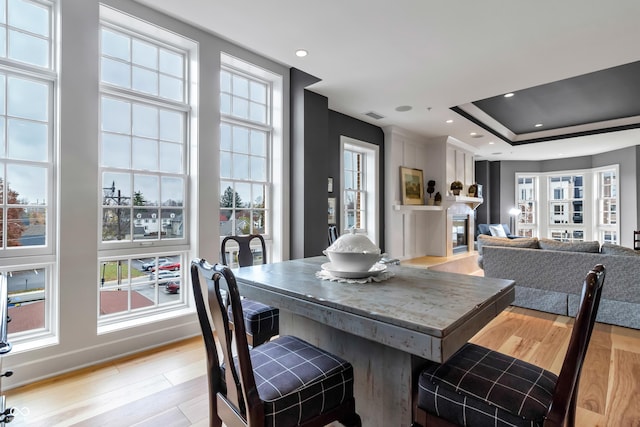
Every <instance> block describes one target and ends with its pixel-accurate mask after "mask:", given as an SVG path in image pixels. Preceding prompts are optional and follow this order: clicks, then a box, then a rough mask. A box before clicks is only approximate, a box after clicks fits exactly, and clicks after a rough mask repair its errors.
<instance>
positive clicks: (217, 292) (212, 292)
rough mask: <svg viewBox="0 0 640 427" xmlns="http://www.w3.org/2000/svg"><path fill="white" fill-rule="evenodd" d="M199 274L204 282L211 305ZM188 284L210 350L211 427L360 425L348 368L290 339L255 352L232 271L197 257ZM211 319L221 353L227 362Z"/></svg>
mask: <svg viewBox="0 0 640 427" xmlns="http://www.w3.org/2000/svg"><path fill="white" fill-rule="evenodd" d="M201 277H202V278H204V279H205V282H206V288H205V289H206V290H207V300H206V303H205V299H204V297H203V290H202V286H201V282H200V278H201ZM191 281H192V285H193V296H194V299H195V302H196V308H197V312H198V320H199V321H200V326H201V329H202V335H203V338H204V343H205V348H206V353H207V377H208V381H209V424H210V426H212V427H213V426H215V427H220V426H221V425H222V423H224V424H225V426H227V427H237V426H251V427H265V426H266V427H276V426H277V427H288V426H308V427H311V426H324V425H326V424H329V423H331V422H333V421H339V422H340V423H342V424H343V425H345V426H353V427H360V426H361V421H360V417H359V416H358V414H357V413H356V412H355V400H354V398H353V367H352V366H351V364H350V363H348V362H346V361H344V360H342V359H340V358H339V357H337V356H334V355H332V354H330V353H327V352H326V351H324V350H321V349H319V348H317V347H315V346H312V345H311V344H309V343H307V342H305V341H303V340H301V339H299V338H296V337H292V336H280V337H278V338H275V339H273V340H272V341H269V342H267V343H264V344H262V345H260V346H257V347H254V348H252V349H250V348H249V346H248V344H247V335H246V332H245V329H244V322H243V321H242V319H243V314H242V304H241V302H240V301H241V300H240V294H239V292H238V286H237V284H236V280H235V277H234V275H233V273H232V272H231V270H230V269H229V267H227V266H224V265H220V264H216V265H210V264H208V263H207V262H206V261H205V260H200V259H196V260H193V261H192V262H191ZM224 287H226V292H227V294H228V297H229V301H230V302H229V303H230V308H231V310H230V311H228V310H227V302H226V297H225V296H223V288H224ZM229 312H230V313H231V315H232V317H233V319H234V320H235V324H236V325H237V327H236V328H235V329H234V330H232V329H231V328H229V319H228V313H229ZM209 316H210V317H211V319H212V320H213V325H214V327H215V331H216V336H217V340H218V342H219V344H220V347H221V350H222V355H223V360H224V363H223V364H222V365H221V364H220V360H219V359H218V351H217V349H216V343H215V338H214V334H213V330H212V329H211V323H210V321H209ZM233 340H235V342H236V346H235V350H236V351H237V356H236V357H234V356H233V350H234V348H233V347H234V346H232V341H233Z"/></svg>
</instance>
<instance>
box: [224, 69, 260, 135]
mask: <svg viewBox="0 0 640 427" xmlns="http://www.w3.org/2000/svg"><path fill="white" fill-rule="evenodd" d="M269 91H270V87H269V85H268V84H266V83H265V82H262V81H260V80H258V79H253V78H251V77H247V76H244V75H240V74H238V73H235V72H232V71H229V70H222V71H221V72H220V104H221V112H222V113H223V114H228V115H230V116H232V117H235V118H239V119H242V120H246V121H249V122H254V123H259V124H262V125H269V123H270V122H269V115H268V111H269V96H268V95H269Z"/></svg>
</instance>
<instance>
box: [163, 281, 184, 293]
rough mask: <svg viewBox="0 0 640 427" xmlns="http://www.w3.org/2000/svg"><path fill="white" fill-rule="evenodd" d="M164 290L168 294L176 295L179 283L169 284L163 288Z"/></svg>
mask: <svg viewBox="0 0 640 427" xmlns="http://www.w3.org/2000/svg"><path fill="white" fill-rule="evenodd" d="M164 290H165V291H166V292H167V293H168V294H177V293H178V292H179V291H180V283H178V282H169V283H167V285H166V286H165V287H164Z"/></svg>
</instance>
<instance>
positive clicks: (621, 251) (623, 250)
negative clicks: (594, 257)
mask: <svg viewBox="0 0 640 427" xmlns="http://www.w3.org/2000/svg"><path fill="white" fill-rule="evenodd" d="M600 252H601V253H602V254H605V255H626V256H638V255H640V251H636V250H635V249H631V248H627V247H624V246H620V245H614V244H611V243H603V244H602V247H601V248H600Z"/></svg>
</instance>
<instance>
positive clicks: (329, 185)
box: [327, 177, 333, 193]
mask: <svg viewBox="0 0 640 427" xmlns="http://www.w3.org/2000/svg"><path fill="white" fill-rule="evenodd" d="M327 191H328V192H329V193H333V177H329V179H328V180H327Z"/></svg>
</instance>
